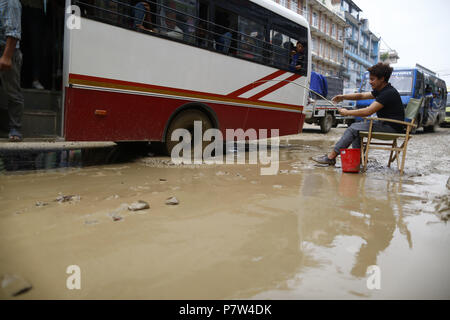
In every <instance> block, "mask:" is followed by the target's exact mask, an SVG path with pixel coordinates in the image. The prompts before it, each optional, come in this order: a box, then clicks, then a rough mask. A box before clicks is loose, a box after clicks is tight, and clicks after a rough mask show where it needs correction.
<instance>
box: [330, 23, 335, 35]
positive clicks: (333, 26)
mask: <svg viewBox="0 0 450 320" xmlns="http://www.w3.org/2000/svg"><path fill="white" fill-rule="evenodd" d="M331 36H332V37H333V38H334V39H336V25H335V24H334V23H333V24H332V25H331Z"/></svg>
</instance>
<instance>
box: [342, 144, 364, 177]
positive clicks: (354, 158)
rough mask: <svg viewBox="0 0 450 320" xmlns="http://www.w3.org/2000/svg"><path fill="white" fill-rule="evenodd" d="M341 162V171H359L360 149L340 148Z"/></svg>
mask: <svg viewBox="0 0 450 320" xmlns="http://www.w3.org/2000/svg"><path fill="white" fill-rule="evenodd" d="M341 162H342V171H343V172H353V173H358V172H359V165H360V164H361V149H341Z"/></svg>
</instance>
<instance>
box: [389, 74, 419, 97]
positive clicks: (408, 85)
mask: <svg viewBox="0 0 450 320" xmlns="http://www.w3.org/2000/svg"><path fill="white" fill-rule="evenodd" d="M413 80H414V77H413V72H412V71H394V72H393V73H392V76H391V78H390V79H389V82H390V83H391V85H392V86H393V87H394V88H395V89H397V91H398V93H400V94H401V95H410V94H411V93H412V89H413V87H412V85H413Z"/></svg>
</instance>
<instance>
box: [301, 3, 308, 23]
mask: <svg viewBox="0 0 450 320" xmlns="http://www.w3.org/2000/svg"><path fill="white" fill-rule="evenodd" d="M302 10H303V11H302V14H303V16H304V17H305V18H308V8H307V7H306V5H303V9H302ZM308 22H309V20H308Z"/></svg>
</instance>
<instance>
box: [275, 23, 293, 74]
mask: <svg viewBox="0 0 450 320" xmlns="http://www.w3.org/2000/svg"><path fill="white" fill-rule="evenodd" d="M270 42H271V43H272V48H273V52H272V63H273V65H274V66H276V67H278V68H282V69H286V68H288V67H289V52H290V47H291V45H290V38H289V37H288V36H287V35H285V34H283V33H281V32H278V31H276V30H270Z"/></svg>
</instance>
